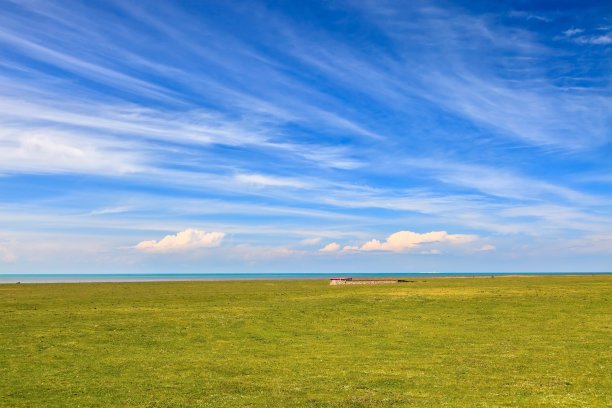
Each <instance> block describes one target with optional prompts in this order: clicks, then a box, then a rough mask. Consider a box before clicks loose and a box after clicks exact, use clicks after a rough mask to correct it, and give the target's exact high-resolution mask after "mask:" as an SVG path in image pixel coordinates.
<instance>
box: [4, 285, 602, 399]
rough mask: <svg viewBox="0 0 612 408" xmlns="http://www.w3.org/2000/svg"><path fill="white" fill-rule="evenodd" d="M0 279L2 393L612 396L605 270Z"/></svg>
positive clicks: (102, 396) (299, 396) (97, 395)
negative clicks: (392, 278)
mask: <svg viewBox="0 0 612 408" xmlns="http://www.w3.org/2000/svg"><path fill="white" fill-rule="evenodd" d="M412 280H413V282H409V283H402V284H396V285H367V286H366V285H364V286H361V285H350V286H349V285H347V286H329V283H328V281H323V280H311V281H308V280H303V281H233V282H231V281H230V282H139V283H74V284H68V283H67V284H20V285H18V284H3V285H0V407H47V406H49V407H55V406H57V407H76V406H81V407H109V406H118V407H298V406H300V407H327V406H339V407H370V406H388V407H391V406H393V407H398V406H423V407H444V406H446V407H502V406H508V407H517V406H522V407H587V406H588V407H605V406H612V276H581V277H572V276H549V277H503V278H502V277H496V278H494V279H492V278H477V279H472V278H448V279H447V278H444V279H442V278H430V279H423V278H416V279H412Z"/></svg>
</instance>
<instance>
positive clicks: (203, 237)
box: [134, 228, 225, 253]
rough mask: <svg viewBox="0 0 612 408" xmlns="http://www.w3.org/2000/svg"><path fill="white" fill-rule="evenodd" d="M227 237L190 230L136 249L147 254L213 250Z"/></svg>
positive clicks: (141, 243) (137, 246)
mask: <svg viewBox="0 0 612 408" xmlns="http://www.w3.org/2000/svg"><path fill="white" fill-rule="evenodd" d="M223 237H225V234H224V233H222V232H208V233H206V232H204V231H200V230H197V229H193V228H189V229H186V230H185V231H182V232H179V233H177V234H176V235H166V236H165V237H164V238H162V239H160V240H159V241H155V240H151V241H142V242H140V243H139V244H138V245H136V246H135V247H134V248H136V249H139V250H143V251H147V252H162V253H163V252H180V251H186V250H190V249H196V248H211V247H217V246H219V245H221V241H222V240H223Z"/></svg>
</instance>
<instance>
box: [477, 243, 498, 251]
mask: <svg viewBox="0 0 612 408" xmlns="http://www.w3.org/2000/svg"><path fill="white" fill-rule="evenodd" d="M495 249H496V248H495V246H494V245H488V244H487V245H483V246H481V247H480V248H479V251H493V250H495Z"/></svg>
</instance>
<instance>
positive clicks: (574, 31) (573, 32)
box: [563, 28, 584, 37]
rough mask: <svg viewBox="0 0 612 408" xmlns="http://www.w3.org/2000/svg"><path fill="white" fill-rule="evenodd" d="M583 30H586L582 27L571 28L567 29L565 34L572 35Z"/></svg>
mask: <svg viewBox="0 0 612 408" xmlns="http://www.w3.org/2000/svg"><path fill="white" fill-rule="evenodd" d="M583 31H584V30H583V29H582V28H570V29H569V30H565V31H564V32H563V34H565V36H566V37H571V36H572V35H575V34H580V33H581V32H583Z"/></svg>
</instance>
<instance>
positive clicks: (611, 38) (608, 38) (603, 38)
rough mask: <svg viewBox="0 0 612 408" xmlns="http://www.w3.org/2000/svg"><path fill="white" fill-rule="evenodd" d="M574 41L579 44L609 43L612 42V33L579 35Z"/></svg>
mask: <svg viewBox="0 0 612 408" xmlns="http://www.w3.org/2000/svg"><path fill="white" fill-rule="evenodd" d="M574 41H576V42H577V43H578V44H595V45H608V44H612V34H611V33H608V34H605V35H598V36H594V37H585V36H582V37H577V38H576V39H575V40H574Z"/></svg>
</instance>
